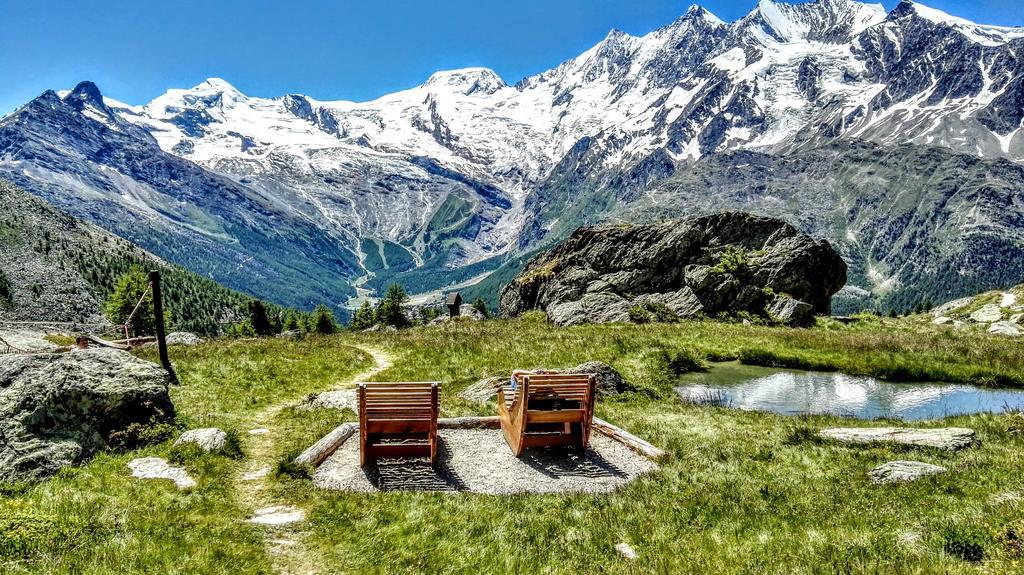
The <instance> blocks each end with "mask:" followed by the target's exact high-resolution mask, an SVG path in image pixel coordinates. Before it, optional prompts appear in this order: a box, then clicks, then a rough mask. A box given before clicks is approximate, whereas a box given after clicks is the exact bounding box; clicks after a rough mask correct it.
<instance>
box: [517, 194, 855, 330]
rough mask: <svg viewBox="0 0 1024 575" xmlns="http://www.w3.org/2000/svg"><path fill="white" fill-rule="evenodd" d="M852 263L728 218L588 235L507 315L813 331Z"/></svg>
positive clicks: (791, 233)
mask: <svg viewBox="0 0 1024 575" xmlns="http://www.w3.org/2000/svg"><path fill="white" fill-rule="evenodd" d="M845 283H846V264H845V263H844V262H843V260H842V258H841V257H840V256H839V254H838V253H836V251H835V250H833V249H832V246H831V245H829V243H828V242H826V241H823V240H815V239H813V238H811V237H810V236H807V235H804V234H801V233H800V232H798V231H797V230H796V228H794V227H793V226H790V225H789V224H787V223H785V222H783V221H782V220H778V219H774V218H768V217H761V216H755V215H752V214H747V213H743V212H723V213H719V214H714V215H710V216H706V217H700V218H694V219H689V220H679V221H668V222H662V223H657V224H649V225H601V226H595V227H589V228H581V229H579V230H577V231H576V233H574V234H573V235H572V236H571V237H570V238H569V239H568V240H566V241H565V242H564V243H562V244H561V245H559V246H558V247H556V248H554V249H552V250H551V251H548V252H545V253H542V254H541V255H539V256H537V257H536V258H534V259H533V260H531V261H530V263H529V264H527V265H526V268H525V269H524V270H523V273H522V274H520V275H519V277H517V278H516V279H515V280H513V281H512V282H511V283H509V284H508V285H507V286H505V288H504V289H503V290H502V293H501V312H502V314H503V315H509V316H515V315H518V314H520V313H523V312H525V311H528V310H533V309H539V310H544V311H546V312H547V313H548V317H549V319H550V320H551V321H553V322H554V323H556V324H559V325H574V324H579V323H586V322H614V321H629V320H633V321H646V320H651V319H653V320H657V319H673V318H686V317H697V316H709V317H714V316H720V315H732V316H735V315H738V314H741V313H747V314H753V315H756V316H761V317H764V318H767V319H771V320H775V321H780V322H783V323H789V324H795V325H805V324H807V323H808V322H809V321H810V320H811V319H812V318H813V314H825V313H828V312H829V309H830V301H831V297H832V295H833V294H834V293H836V292H837V291H839V289H840V288H842V287H843V285H844V284H845Z"/></svg>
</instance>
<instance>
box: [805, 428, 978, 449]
mask: <svg viewBox="0 0 1024 575" xmlns="http://www.w3.org/2000/svg"><path fill="white" fill-rule="evenodd" d="M818 435H820V436H821V437H822V438H824V439H831V440H834V441H841V442H844V443H855V444H870V443H887V442H892V443H899V444H901V445H913V446H916V447H934V448H937V449H945V450H948V451H957V450H960V449H964V448H967V447H971V446H972V445H974V444H975V441H976V436H975V433H974V430H973V429H967V428H965V427H940V428H934V429H919V428H913V427H831V428H828V429H823V430H821V431H820V432H819V434H818Z"/></svg>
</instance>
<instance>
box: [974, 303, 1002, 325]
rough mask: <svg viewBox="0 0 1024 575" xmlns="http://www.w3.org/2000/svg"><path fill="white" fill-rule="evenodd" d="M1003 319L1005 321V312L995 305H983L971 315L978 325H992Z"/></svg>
mask: <svg viewBox="0 0 1024 575" xmlns="http://www.w3.org/2000/svg"><path fill="white" fill-rule="evenodd" d="M1001 319H1003V312H1002V310H1001V309H999V306H997V305H996V304H994V303H990V304H986V305H983V306H981V308H979V309H978V310H977V311H975V312H974V313H972V314H971V321H973V322H976V323H992V322H994V321H999V320H1001Z"/></svg>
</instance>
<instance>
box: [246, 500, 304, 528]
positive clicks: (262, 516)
mask: <svg viewBox="0 0 1024 575" xmlns="http://www.w3.org/2000/svg"><path fill="white" fill-rule="evenodd" d="M305 518H306V512H305V511H303V510H301V509H299V508H297V507H292V506H291V505H276V506H274V507H265V508H263V509H257V510H256V514H255V515H253V516H252V518H251V519H249V523H256V524H257V525H287V524H288V523H297V522H299V521H302V520H304V519H305Z"/></svg>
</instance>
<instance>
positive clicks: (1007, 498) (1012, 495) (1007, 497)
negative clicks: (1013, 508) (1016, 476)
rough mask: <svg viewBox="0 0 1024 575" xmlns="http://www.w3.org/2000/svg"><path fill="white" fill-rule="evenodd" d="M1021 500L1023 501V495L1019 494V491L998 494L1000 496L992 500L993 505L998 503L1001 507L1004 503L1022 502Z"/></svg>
mask: <svg viewBox="0 0 1024 575" xmlns="http://www.w3.org/2000/svg"><path fill="white" fill-rule="evenodd" d="M1020 500H1021V494H1020V493H1019V492H1017V491H1007V492H1005V493H1000V494H998V495H996V496H995V497H993V498H992V501H993V503H996V504H999V505H1001V504H1003V503H1013V502H1015V501H1020Z"/></svg>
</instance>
